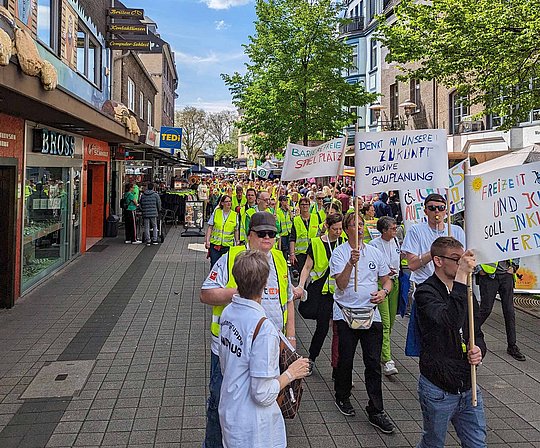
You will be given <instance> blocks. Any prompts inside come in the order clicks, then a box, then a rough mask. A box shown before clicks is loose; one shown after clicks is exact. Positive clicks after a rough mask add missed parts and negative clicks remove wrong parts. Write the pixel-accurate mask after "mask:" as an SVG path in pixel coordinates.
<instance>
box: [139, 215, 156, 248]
mask: <svg viewBox="0 0 540 448" xmlns="http://www.w3.org/2000/svg"><path fill="white" fill-rule="evenodd" d="M143 221H144V238H143V242H145V243H149V242H150V226H152V242H153V243H157V240H158V227H157V217H156V216H152V217H151V218H143Z"/></svg>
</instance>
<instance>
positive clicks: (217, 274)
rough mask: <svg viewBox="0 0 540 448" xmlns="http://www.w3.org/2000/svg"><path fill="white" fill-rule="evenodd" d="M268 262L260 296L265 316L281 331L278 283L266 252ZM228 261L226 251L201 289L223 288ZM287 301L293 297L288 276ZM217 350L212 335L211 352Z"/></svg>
mask: <svg viewBox="0 0 540 448" xmlns="http://www.w3.org/2000/svg"><path fill="white" fill-rule="evenodd" d="M267 257H268V264H269V265H270V275H269V276H268V283H267V284H266V288H264V292H263V296H262V302H261V303H262V307H263V308H264V311H265V313H266V317H268V319H270V321H271V322H272V323H273V324H274V325H275V326H276V328H277V329H278V330H279V331H281V330H282V329H283V311H282V310H281V304H280V303H279V284H278V278H277V273H276V266H275V264H274V260H273V259H272V253H271V252H268V255H267ZM228 262H229V254H228V253H226V254H224V255H222V256H221V257H220V259H219V260H218V261H217V262H216V264H215V265H214V267H213V268H212V270H211V271H210V274H208V277H206V280H205V281H204V283H203V285H202V287H201V289H215V288H225V286H226V285H227V283H228V281H229V272H228V270H227V264H228ZM287 297H288V302H290V301H292V299H293V291H292V283H291V279H290V278H289V281H288V292H287ZM218 351H219V338H216V337H215V336H214V335H212V352H213V353H215V354H216V355H217V354H218Z"/></svg>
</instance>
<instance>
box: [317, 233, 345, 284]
mask: <svg viewBox="0 0 540 448" xmlns="http://www.w3.org/2000/svg"><path fill="white" fill-rule="evenodd" d="M341 243H342V241H341V237H340V238H339V239H338V241H337V245H339V244H341ZM326 244H328V243H325V242H324V241H323V240H322V239H321V237H317V238H312V239H311V248H312V249H313V268H311V272H310V273H309V275H310V277H311V280H312V281H315V280H319V279H320V278H322V277H323V276H324V274H325V272H326V271H327V270H328V266H329V265H330V260H329V259H328V256H327V254H326V247H325V245H326ZM335 290H336V280H335V279H334V278H333V277H330V275H328V278H327V279H326V282H325V283H324V286H323V288H322V293H323V294H327V293H330V294H333V293H334V291H335Z"/></svg>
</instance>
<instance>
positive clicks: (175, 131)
mask: <svg viewBox="0 0 540 448" xmlns="http://www.w3.org/2000/svg"><path fill="white" fill-rule="evenodd" d="M159 147H160V148H161V149H170V150H171V154H174V150H175V149H182V128H171V127H166V126H162V127H161V133H160V138H159Z"/></svg>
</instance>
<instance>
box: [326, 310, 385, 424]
mask: <svg viewBox="0 0 540 448" xmlns="http://www.w3.org/2000/svg"><path fill="white" fill-rule="evenodd" d="M336 326H337V331H338V338H339V360H338V366H337V369H336V371H335V376H336V380H335V382H334V391H335V394H336V399H338V400H344V399H347V398H349V397H350V396H351V386H352V371H353V361H354V354H355V352H356V347H357V345H358V341H360V345H361V346H362V359H363V360H364V367H365V370H364V381H365V383H366V391H367V394H368V398H369V401H368V406H367V409H366V410H367V412H368V414H377V413H379V412H381V411H382V410H383V409H384V407H383V397H382V378H381V349H382V339H383V328H382V323H381V322H373V324H372V325H371V328H370V329H369V330H352V329H351V328H350V327H349V326H348V325H347V323H346V322H345V321H343V320H338V321H336Z"/></svg>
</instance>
